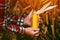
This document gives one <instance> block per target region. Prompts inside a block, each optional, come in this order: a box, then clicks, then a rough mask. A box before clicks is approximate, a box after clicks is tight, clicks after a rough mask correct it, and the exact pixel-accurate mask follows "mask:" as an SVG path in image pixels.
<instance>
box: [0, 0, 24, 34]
mask: <svg viewBox="0 0 60 40" xmlns="http://www.w3.org/2000/svg"><path fill="white" fill-rule="evenodd" d="M4 13H5V0H0V27H2V28H3V29H4V28H6V29H7V30H10V31H14V32H18V33H21V34H23V33H24V27H22V23H20V22H21V21H20V18H19V17H17V16H14V15H13V16H12V15H10V14H9V15H6V16H3V14H4ZM2 16H3V17H2ZM20 24H21V25H20ZM2 28H0V30H2Z"/></svg>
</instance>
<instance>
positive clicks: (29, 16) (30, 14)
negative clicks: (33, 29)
mask: <svg viewBox="0 0 60 40" xmlns="http://www.w3.org/2000/svg"><path fill="white" fill-rule="evenodd" d="M33 12H34V11H33V9H32V10H31V12H30V13H29V15H28V16H27V17H28V18H29V19H31V17H32V14H33Z"/></svg>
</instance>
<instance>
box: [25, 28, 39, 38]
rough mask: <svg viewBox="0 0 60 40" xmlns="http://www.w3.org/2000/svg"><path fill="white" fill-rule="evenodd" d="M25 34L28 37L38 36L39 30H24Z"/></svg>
mask: <svg viewBox="0 0 60 40" xmlns="http://www.w3.org/2000/svg"><path fill="white" fill-rule="evenodd" d="M25 34H27V35H30V36H32V37H33V36H39V28H36V29H34V28H31V27H29V28H25Z"/></svg>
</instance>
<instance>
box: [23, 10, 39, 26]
mask: <svg viewBox="0 0 60 40" xmlns="http://www.w3.org/2000/svg"><path fill="white" fill-rule="evenodd" d="M33 13H34V11H33V10H32V11H31V12H30V13H29V15H28V16H27V17H26V18H25V19H24V25H28V26H31V18H32V15H33ZM38 21H40V16H39V15H38Z"/></svg>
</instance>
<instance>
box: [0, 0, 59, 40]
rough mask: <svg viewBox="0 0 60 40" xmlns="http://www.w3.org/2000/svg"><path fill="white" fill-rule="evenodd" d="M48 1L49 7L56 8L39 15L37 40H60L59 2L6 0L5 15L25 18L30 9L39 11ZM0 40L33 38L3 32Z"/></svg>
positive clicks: (53, 0)
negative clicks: (53, 6)
mask: <svg viewBox="0 0 60 40" xmlns="http://www.w3.org/2000/svg"><path fill="white" fill-rule="evenodd" d="M50 1H51V4H50V6H51V5H58V6H57V7H56V8H54V9H52V10H49V11H46V12H44V13H42V14H40V17H41V18H40V24H39V28H40V35H39V36H38V37H37V40H60V0H8V8H7V13H12V14H16V15H20V16H21V15H23V17H26V16H27V15H28V14H29V12H30V11H31V10H32V9H34V10H39V9H40V8H41V7H42V6H43V5H44V4H46V3H48V2H50ZM24 27H27V26H24ZM0 40H33V38H32V37H30V36H28V35H26V34H24V35H20V34H18V33H14V32H10V31H8V30H6V31H4V30H3V31H0Z"/></svg>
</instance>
